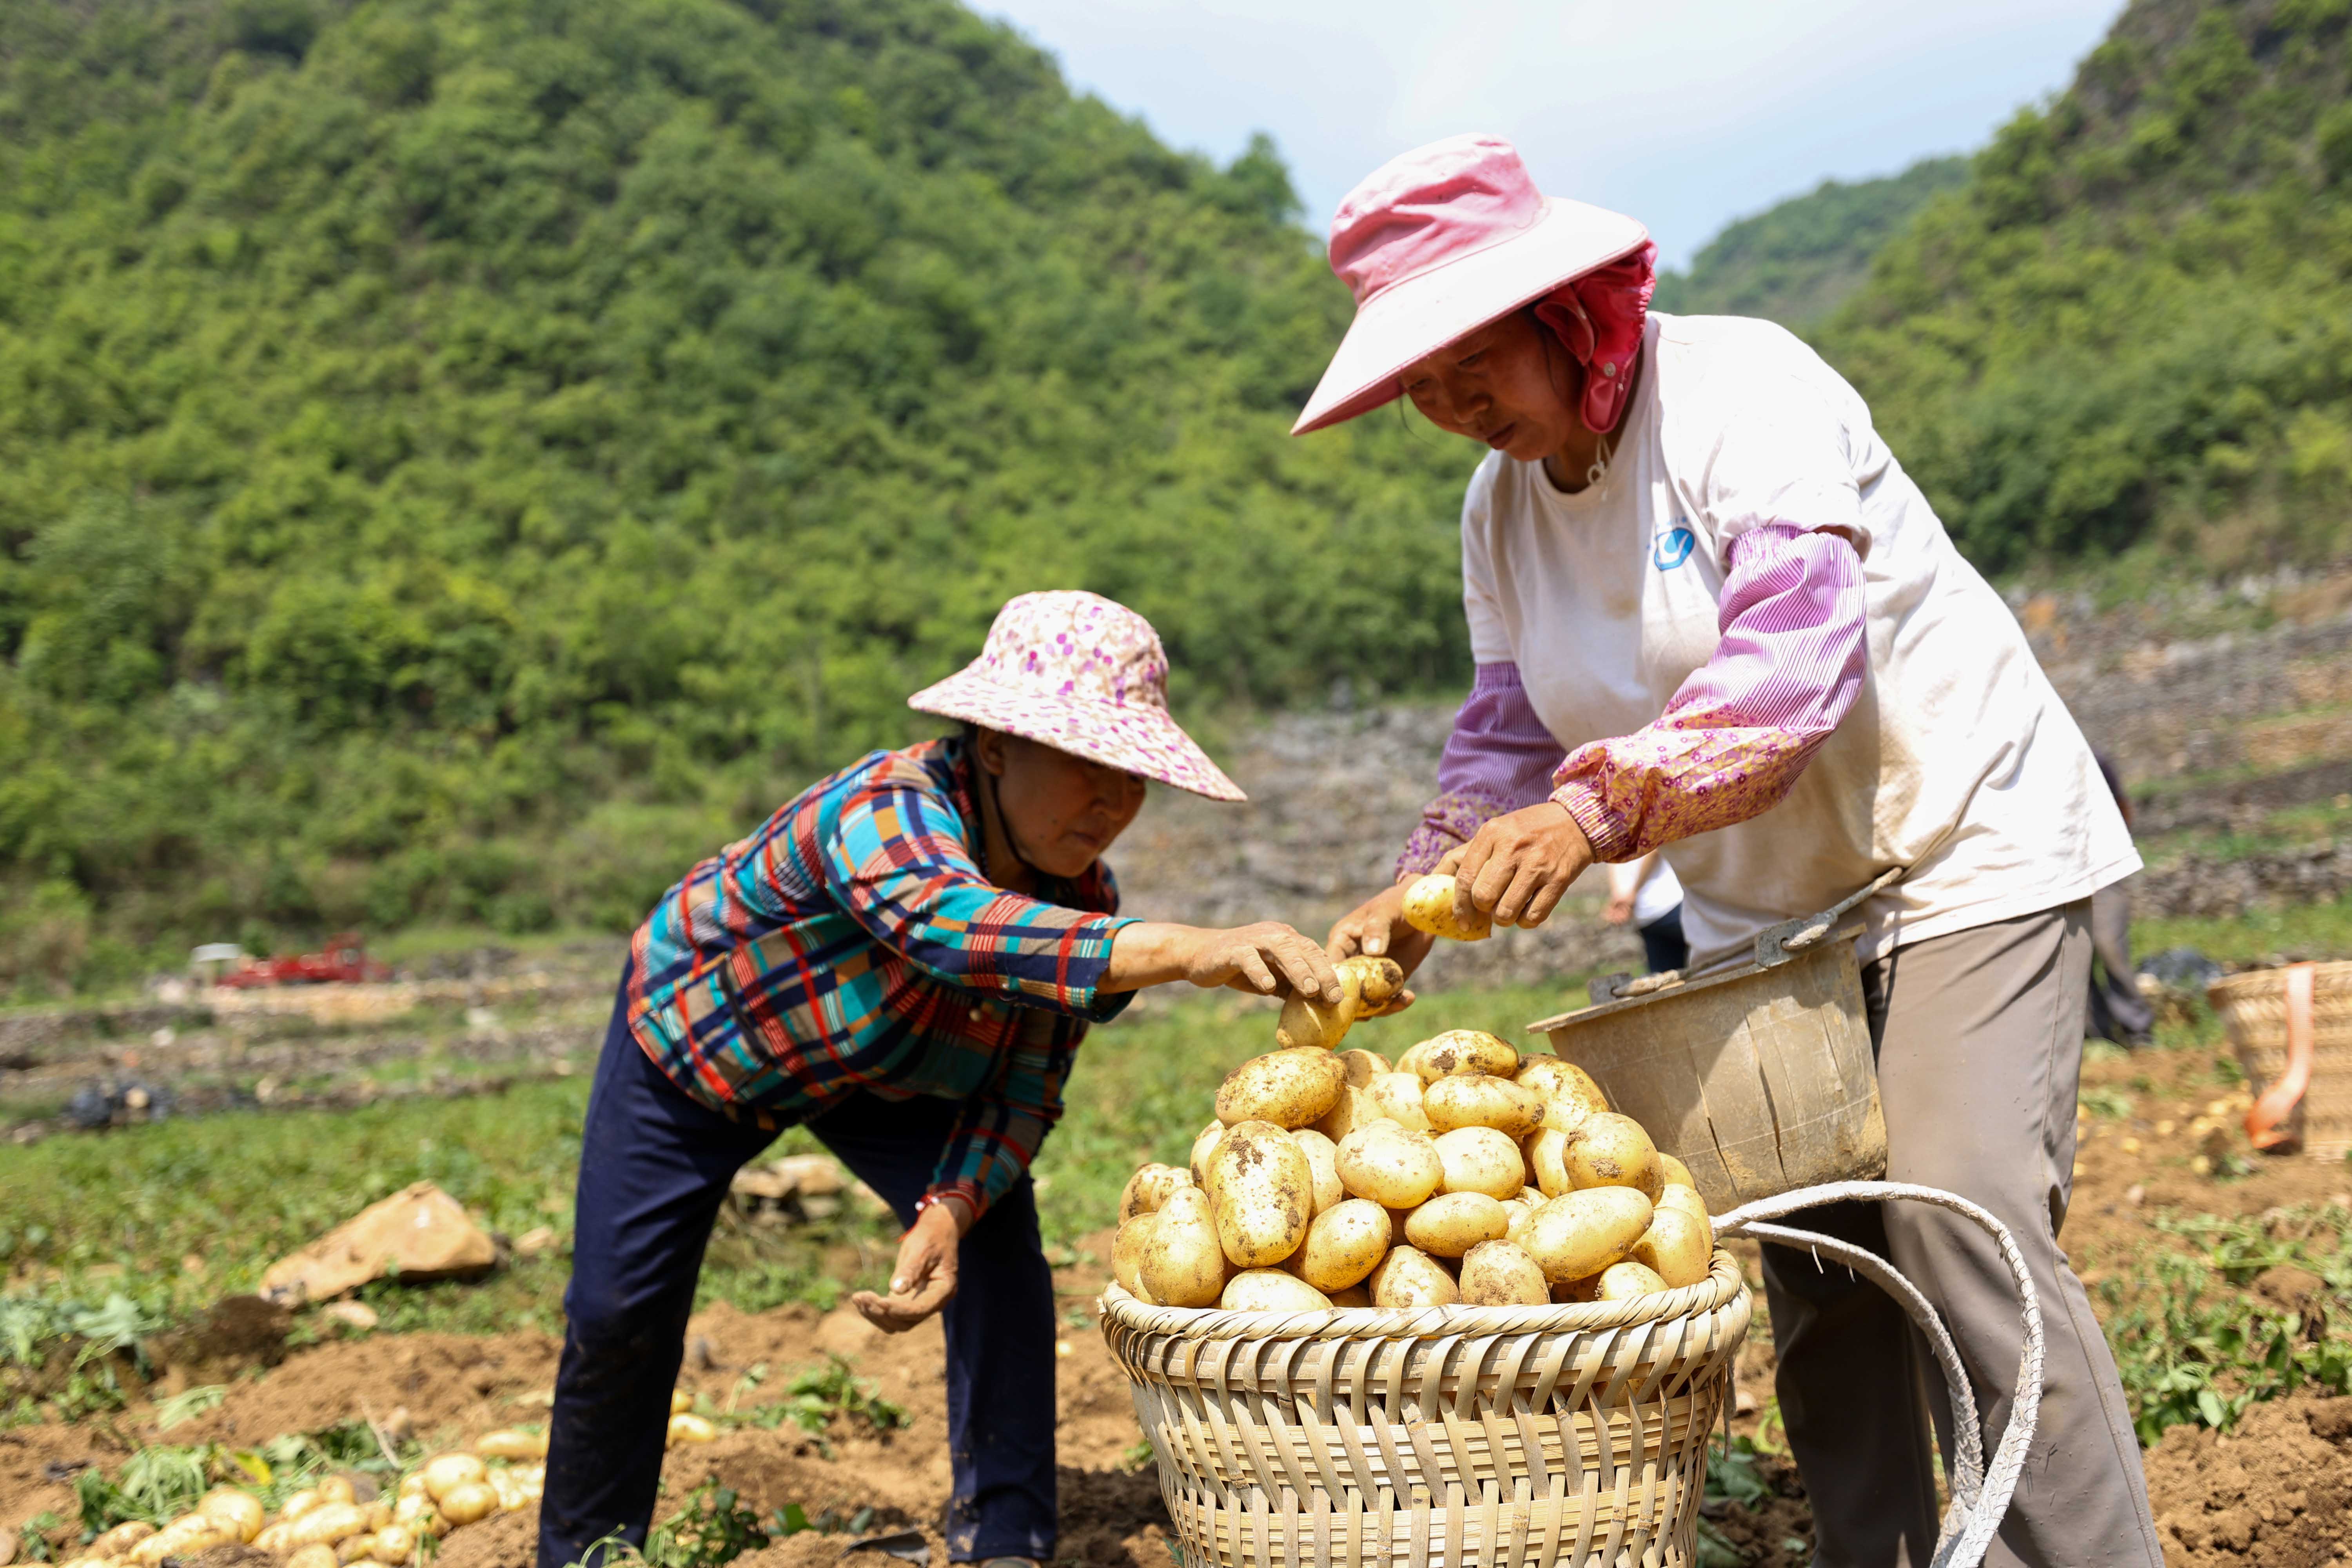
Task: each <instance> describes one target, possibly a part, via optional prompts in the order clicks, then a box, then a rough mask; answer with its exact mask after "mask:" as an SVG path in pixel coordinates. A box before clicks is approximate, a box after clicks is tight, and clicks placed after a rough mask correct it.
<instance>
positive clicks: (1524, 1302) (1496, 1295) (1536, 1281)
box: [1438, 1199, 1551, 1307]
mask: <svg viewBox="0 0 2352 1568" xmlns="http://www.w3.org/2000/svg"><path fill="white" fill-rule="evenodd" d="M1438 1201H1439V1202H1441V1203H1442V1202H1444V1199H1440V1200H1438ZM1460 1288H1461V1291H1462V1300H1465V1301H1466V1302H1468V1303H1469V1304H1470V1305H1472V1306H1474V1307H1540V1306H1542V1305H1543V1304H1544V1303H1545V1302H1547V1301H1549V1300H1551V1287H1550V1285H1549V1283H1548V1282H1547V1281H1546V1280H1545V1279H1544V1273H1543V1270H1542V1269H1541V1268H1538V1266H1537V1264H1536V1260H1535V1259H1534V1258H1530V1257H1528V1253H1527V1249H1526V1248H1525V1247H1517V1246H1514V1245H1513V1244H1512V1243H1510V1242H1508V1241H1482V1242H1480V1243H1479V1244H1478V1245H1477V1246H1475V1247H1472V1248H1471V1249H1470V1250H1469V1251H1467V1252H1465V1253H1464V1254H1463V1255H1462V1279H1461V1281H1460Z"/></svg>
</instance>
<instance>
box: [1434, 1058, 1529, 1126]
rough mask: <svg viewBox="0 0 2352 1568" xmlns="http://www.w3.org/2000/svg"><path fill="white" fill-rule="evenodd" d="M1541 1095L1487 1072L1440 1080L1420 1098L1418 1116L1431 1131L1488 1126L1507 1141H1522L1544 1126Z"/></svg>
mask: <svg viewBox="0 0 2352 1568" xmlns="http://www.w3.org/2000/svg"><path fill="white" fill-rule="evenodd" d="M1543 1112H1544V1102H1543V1096H1541V1095H1539V1094H1538V1093H1537V1092H1536V1091H1535V1090H1534V1089H1528V1088H1524V1087H1522V1086H1521V1085H1519V1084H1516V1083H1513V1082H1512V1081H1511V1080H1510V1079H1507V1078H1494V1077H1491V1076H1489V1075H1487V1074H1486V1073H1464V1074H1461V1075H1458V1076H1455V1077H1451V1078H1441V1079H1438V1080H1437V1081H1436V1082H1435V1083H1433V1084H1431V1085H1430V1086H1429V1087H1428V1088H1427V1089H1423V1091H1422V1095H1421V1113H1422V1114H1423V1116H1425V1117H1427V1118H1428V1119H1429V1128H1430V1131H1433V1132H1451V1131H1454V1129H1456V1128H1459V1127H1491V1128H1493V1129H1494V1130H1495V1131H1497V1132H1500V1133H1502V1134H1503V1135H1504V1136H1505V1137H1507V1138H1524V1137H1526V1136H1527V1135H1528V1133H1530V1132H1533V1131H1535V1130H1536V1129H1537V1128H1538V1127H1540V1126H1542V1125H1543Z"/></svg>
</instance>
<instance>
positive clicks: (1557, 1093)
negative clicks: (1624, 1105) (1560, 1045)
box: [1518, 1056, 1609, 1110]
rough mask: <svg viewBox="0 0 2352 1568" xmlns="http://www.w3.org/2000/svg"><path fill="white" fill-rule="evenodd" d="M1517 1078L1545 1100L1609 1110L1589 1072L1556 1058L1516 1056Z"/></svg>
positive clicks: (1607, 1101)
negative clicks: (1575, 1103) (1562, 1101)
mask: <svg viewBox="0 0 2352 1568" xmlns="http://www.w3.org/2000/svg"><path fill="white" fill-rule="evenodd" d="M1518 1081H1519V1082H1520V1083H1522V1084H1525V1085H1526V1086H1527V1087H1528V1088H1529V1089H1534V1090H1535V1091H1536V1092H1537V1093H1538V1094H1540V1095H1542V1096H1543V1097H1544V1098H1545V1099H1546V1100H1575V1101H1576V1102H1578V1103H1579V1104H1580V1105H1582V1106H1583V1107H1584V1108H1585V1109H1586V1110H1608V1109H1609V1097H1608V1096H1607V1095H1605V1094H1603V1093H1601V1086H1600V1085H1599V1084H1597V1083H1595V1082H1593V1081H1592V1075H1591V1073H1589V1072H1586V1071H1585V1070H1584V1069H1583V1068H1580V1067H1578V1066H1577V1065H1576V1064H1575V1063H1574V1062H1571V1061H1566V1060H1563V1059H1562V1058H1559V1057H1540V1056H1538V1057H1522V1058H1519V1071H1518Z"/></svg>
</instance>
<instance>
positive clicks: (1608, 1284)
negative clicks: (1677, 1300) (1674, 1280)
mask: <svg viewBox="0 0 2352 1568" xmlns="http://www.w3.org/2000/svg"><path fill="white" fill-rule="evenodd" d="M1666 1288H1667V1287H1666V1282H1665V1281H1664V1279H1659V1278H1658V1275H1657V1271H1656V1270H1654V1269H1653V1268H1648V1267H1646V1266H1645V1265H1643V1264H1639V1263H1635V1262H1633V1261H1631V1260H1630V1259H1629V1260H1628V1261H1626V1262H1623V1263H1612V1264H1611V1265H1610V1266H1609V1267H1608V1268H1604V1269H1602V1270H1601V1277H1600V1278H1599V1279H1597V1280H1595V1281H1594V1282H1593V1290H1592V1299H1593V1300H1596V1301H1624V1300H1631V1299H1632V1298H1633V1297H1635V1296H1654V1295H1655V1294H1657V1293H1658V1292H1659V1291H1661V1290H1664V1289H1666Z"/></svg>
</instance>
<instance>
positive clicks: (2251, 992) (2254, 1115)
mask: <svg viewBox="0 0 2352 1568" xmlns="http://www.w3.org/2000/svg"><path fill="white" fill-rule="evenodd" d="M2205 998H2206V1000H2207V1001H2209V1002H2210V1003H2211V1004H2212V1005H2213V1010H2214V1011H2215V1012H2216V1013H2219V1014H2220V1015H2221V1022H2222V1025H2223V1026H2224V1027H2226V1028H2227V1029H2228V1030H2229V1032H2230V1047H2231V1049H2232V1050H2233V1051H2235V1052H2236V1053H2237V1058H2238V1064H2239V1065H2240V1066H2241V1067H2242V1068H2245V1069H2246V1079H2247V1081H2248V1083H2249V1084H2250V1085H2251V1086H2252V1089H2253V1091H2254V1108H2253V1109H2252V1110H2250V1111H2248V1112H2247V1113H2246V1134H2247V1136H2248V1137H2250V1138H2252V1140H2253V1141H2254V1146H2255V1147H2256V1148H2261V1149H2270V1148H2284V1147H2288V1146H2291V1145H2300V1147H2301V1148H2302V1149H2303V1152H2305V1153H2307V1154H2314V1155H2316V1156H2318V1157H2319V1158H2320V1159H2323V1160H2340V1159H2342V1158H2343V1157H2344V1156H2345V1154H2346V1153H2347V1152H2352V963H2291V964H2288V965H2286V966H2285V967H2284V968H2281V969H2257V970H2252V971H2250V972H2249V973H2244V974H2232V975H2230V976H2228V977H2226V978H2224V979H2221V980H2217V981H2215V982H2214V983H2213V984H2211V985H2210V986H2208V987H2207V988H2206V991H2205Z"/></svg>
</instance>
